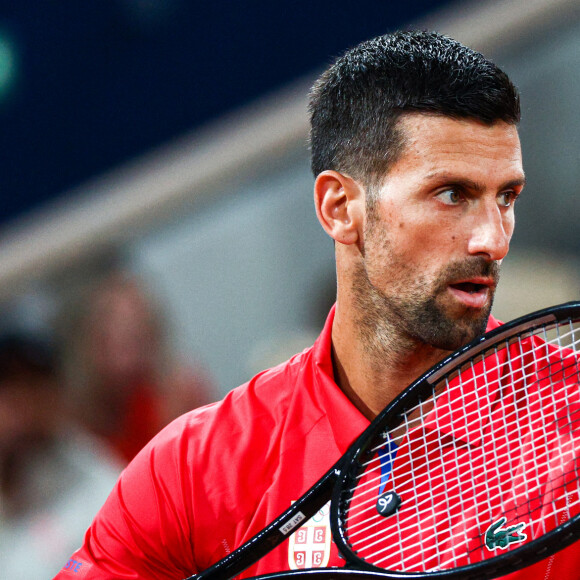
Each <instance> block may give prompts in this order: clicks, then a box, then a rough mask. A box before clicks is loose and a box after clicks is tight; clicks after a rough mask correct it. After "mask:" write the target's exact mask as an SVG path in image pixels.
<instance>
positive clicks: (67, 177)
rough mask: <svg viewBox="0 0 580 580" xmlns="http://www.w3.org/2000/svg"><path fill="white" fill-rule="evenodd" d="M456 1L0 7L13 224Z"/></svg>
mask: <svg viewBox="0 0 580 580" xmlns="http://www.w3.org/2000/svg"><path fill="white" fill-rule="evenodd" d="M447 3H448V2H444V1H435V0H406V1H404V2H400V1H397V2H394V1H380V0H358V1H357V2H337V1H334V2H332V1H330V0H296V1H290V0H284V1H277V2H266V1H264V0H246V1H241V2H235V1H230V2H228V1H225V0H219V1H213V2H212V1H211V0H209V1H206V2H203V3H201V2H195V1H187V0H106V1H90V0H36V1H32V0H23V1H22V0H21V1H17V0H12V1H7V0H0V123H1V130H0V149H1V151H2V162H1V163H0V191H1V192H2V193H1V198H2V203H1V206H0V227H2V226H3V225H5V224H6V223H7V222H9V221H10V220H12V219H14V218H15V217H17V216H21V215H23V214H25V213H26V212H27V211H28V210H30V209H32V208H35V207H39V206H41V205H42V204H44V203H46V202H47V201H49V200H51V199H54V198H56V197H57V196H58V195H59V194H62V193H63V192H65V191H66V190H68V189H70V188H72V187H74V186H76V185H79V184H81V183H82V182H83V181H85V180H86V179H88V178H90V177H91V176H94V175H96V174H98V173H100V172H102V171H104V170H107V169H110V168H112V167H114V166H116V165H119V164H121V163H122V162H123V161H126V160H128V159H130V158H132V157H135V156H138V155H139V154H142V153H144V152H146V151H147V150H149V149H151V148H153V147H155V146H156V145H159V144H161V143H163V142H166V141H168V140H171V139H172V138H174V137H176V136H178V135H180V134H182V133H184V132H186V131H189V130H191V129H194V128H195V127H198V126H200V125H202V124H203V123H205V122H207V121H210V120H211V119H214V118H216V117H218V116H219V115H220V114H222V113H224V112H226V111H229V110H231V109H234V108H236V107H238V106H240V105H242V104H244V103H246V102H248V101H250V100H252V99H254V98H256V97H258V96H260V95H262V94H264V93H266V92H268V91H271V90H274V89H276V88H278V87H280V86H283V85H284V84H285V83H287V82H290V81H292V80H293V79H296V78H297V77H300V76H301V75H304V74H306V73H309V72H311V71H313V70H316V69H317V68H322V67H323V66H325V65H326V64H327V63H329V62H330V61H331V60H332V59H333V58H334V57H335V56H337V55H339V54H340V53H342V52H343V51H344V50H345V49H346V48H348V47H350V46H352V45H354V44H357V43H358V42H359V41H361V40H364V39H366V38H370V37H372V36H376V35H378V34H382V33H384V32H387V31H389V30H393V29H395V28H399V27H404V26H406V25H407V24H408V23H410V22H413V21H416V20H418V19H420V18H421V17H422V16H424V15H425V14H427V13H428V12H431V11H433V10H434V9H436V8H438V7H441V6H443V5H444V4H447Z"/></svg>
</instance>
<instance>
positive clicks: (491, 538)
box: [485, 517, 528, 550]
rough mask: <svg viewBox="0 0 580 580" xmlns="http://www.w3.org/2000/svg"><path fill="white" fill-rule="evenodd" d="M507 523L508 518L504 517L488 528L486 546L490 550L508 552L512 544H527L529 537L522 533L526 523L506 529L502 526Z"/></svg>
mask: <svg viewBox="0 0 580 580" xmlns="http://www.w3.org/2000/svg"><path fill="white" fill-rule="evenodd" d="M506 521H507V520H506V518H505V517H502V518H500V519H499V520H498V521H497V522H494V523H493V524H491V526H489V528H487V531H486V532H485V546H486V547H487V549H488V550H496V549H497V548H501V549H502V550H506V549H507V548H508V546H509V545H510V544H514V543H520V542H525V541H526V540H527V539H528V536H527V535H526V534H524V533H523V532H522V530H523V529H524V527H525V525H526V524H525V522H521V523H519V524H516V525H515V526H508V527H507V528H505V529H504V528H502V526H503V525H504V524H505V523H506Z"/></svg>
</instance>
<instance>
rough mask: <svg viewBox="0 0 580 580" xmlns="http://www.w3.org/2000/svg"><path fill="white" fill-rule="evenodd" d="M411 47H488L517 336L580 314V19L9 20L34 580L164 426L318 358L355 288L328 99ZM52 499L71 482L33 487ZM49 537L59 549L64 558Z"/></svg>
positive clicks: (440, 4)
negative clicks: (327, 84)
mask: <svg viewBox="0 0 580 580" xmlns="http://www.w3.org/2000/svg"><path fill="white" fill-rule="evenodd" d="M411 26H413V27H419V28H432V29H436V30H439V31H441V32H444V33H447V34H449V35H451V36H453V37H455V38H457V39H458V40H461V41H463V42H465V43H466V44H469V45H470V46H472V47H474V48H476V49H478V50H481V51H482V52H484V53H485V54H486V55H487V56H489V57H491V58H492V59H493V60H495V62H497V63H498V64H499V65H500V66H501V67H502V68H503V69H504V70H505V71H506V72H507V73H508V74H509V75H510V76H511V78H512V79H513V80H514V81H515V83H516V84H517V85H518V87H519V89H520V91H521V96H522V105H523V119H522V123H521V131H520V132H521V138H522V145H523V151H524V165H525V170H526V173H527V178H528V184H529V185H528V186H527V187H526V192H525V195H524V196H522V200H521V201H520V202H518V206H517V221H518V223H517V227H516V234H515V237H514V239H513V242H512V251H511V254H510V256H509V258H508V259H507V260H506V262H505V264H504V269H503V277H502V284H501V285H500V290H499V292H498V296H497V299H496V304H495V306H494V312H495V314H496V316H498V317H499V318H501V319H503V320H509V319H511V318H514V317H516V316H518V315H520V314H524V313H526V312H528V311H530V310H533V309H536V308H541V307H544V306H549V305H552V304H556V303H559V302H564V301H567V300H573V299H578V298H580V295H579V294H580V293H579V288H580V235H579V228H578V217H579V216H580V212H579V209H580V202H579V198H580V191H579V188H580V186H579V185H578V184H579V183H580V138H579V135H580V115H578V113H577V109H578V103H579V102H580V4H579V3H578V2H577V0H496V1H489V0H479V1H477V2H466V1H462V2H451V1H449V0H448V1H435V0H407V1H406V2H394V1H386V0H382V1H380V0H359V1H358V2H356V3H351V2H340V1H338V2H337V1H336V0H334V1H333V2H331V1H330V0H318V1H315V2H312V1H306V0H295V1H292V2H284V1H279V2H265V1H264V0H249V1H246V2H225V1H223V0H216V1H214V2H211V3H205V2H204V3H200V2H194V1H191V0H110V1H109V2H78V1H73V0H60V1H59V2H53V1H43V2H40V1H38V2H36V1H32V0H22V1H20V2H18V3H15V2H8V1H5V0H0V126H1V130H0V150H1V151H2V163H0V186H1V187H0V192H1V195H0V199H1V205H0V338H2V339H6V340H5V342H4V343H2V344H0V360H1V359H2V356H3V354H2V352H5V353H7V354H6V360H8V361H14V360H18V361H20V363H19V365H17V368H16V367H14V365H12V366H10V365H8V363H7V366H6V367H5V370H2V371H1V372H0V439H1V440H0V560H1V561H2V562H3V563H4V562H5V561H8V559H9V558H10V561H12V560H14V562H15V564H14V568H13V570H14V572H12V575H11V577H12V578H19V577H22V578H27V579H29V580H30V579H33V578H35V577H36V576H34V574H33V573H32V572H31V570H32V568H33V567H34V565H35V564H34V562H36V565H37V567H38V568H40V569H43V573H42V574H41V575H40V576H38V577H39V578H40V577H42V578H46V577H50V576H51V574H52V573H53V572H54V571H56V570H57V569H58V568H59V567H60V566H61V565H62V561H61V560H62V557H63V554H65V555H66V553H67V551H68V550H69V548H70V545H73V546H74V545H75V543H78V542H79V541H80V539H79V538H80V537H81V536H82V534H81V532H80V531H79V530H81V529H84V527H86V525H88V523H89V522H90V519H91V517H92V515H94V511H96V507H94V506H98V505H100V503H102V501H103V499H104V496H105V495H106V492H107V491H108V489H110V486H111V485H112V482H113V481H114V479H115V477H116V475H117V473H118V471H119V469H121V468H122V466H123V465H125V464H126V462H127V461H128V460H129V459H130V458H131V457H132V456H133V455H134V454H135V453H136V452H137V450H138V449H139V448H140V447H141V446H142V445H143V444H144V442H145V441H147V440H148V438H149V437H150V436H151V435H152V434H153V433H154V432H156V431H157V430H158V429H159V428H160V427H161V426H162V425H164V424H166V423H167V422H168V421H170V420H171V419H172V418H173V417H175V416H177V415H179V414H180V413H182V412H184V411H186V410H188V409H190V408H193V407H195V406H197V405H200V404H204V403H206V402H208V401H211V400H216V399H218V398H221V397H222V396H223V395H224V394H225V393H226V392H227V391H229V390H230V389H231V388H234V387H235V386H237V385H239V384H240V383H242V382H244V381H246V380H247V379H249V378H250V377H251V376H252V375H253V374H254V373H256V372H257V371H259V370H261V369H262V368H264V367H267V366H271V365H273V364H276V363H278V362H280V361H282V360H284V359H285V358H287V357H288V356H290V355H291V354H294V353H295V352H297V351H298V350H300V349H302V348H304V347H306V346H309V345H310V344H311V343H312V341H313V340H314V338H315V337H316V335H317V333H318V332H319V330H320V328H321V326H322V324H323V322H324V319H325V317H326V314H327V312H328V309H329V307H330V305H331V304H332V302H333V298H334V292H335V286H334V266H333V246H332V243H331V241H330V239H328V238H327V237H326V236H325V234H324V233H323V231H322V229H321V228H320V226H319V225H318V222H317V220H316V216H315V213H314V210H313V203H312V184H313V179H312V176H311V174H310V170H309V156H308V149H307V144H306V138H307V130H308V123H307V115H306V96H307V92H308V89H309V87H310V85H311V83H312V81H313V80H314V78H316V76H317V75H318V74H319V73H320V72H321V71H322V69H324V68H325V67H326V65H327V64H328V63H330V62H331V61H332V60H333V59H334V58H335V57H336V56H338V55H339V54H341V53H342V52H343V51H344V50H346V49H347V48H349V47H351V46H353V45H355V44H357V43H358V42H360V41H362V40H364V39H367V38H370V37H372V36H376V35H378V34H382V33H384V32H387V31H390V30H394V29H397V28H404V27H411ZM2 349H4V350H2ZM10 349H12V350H10ZM14 349H16V350H14ZM15 353H18V354H17V355H16V354H15ZM0 367H1V364H0ZM13 367H14V368H13ZM2 368H4V367H2ZM38 385H40V387H39V386H38ZM23 393H24V394H23ZM31 393H34V395H32V394H31ZM39 393H44V394H42V396H41V395H40V394H39ZM35 405H36V407H35ZM35 408H36V410H35ZM57 409H58V412H56V410H57ZM47 410H48V411H50V412H48V413H47ZM35 413H36V414H35ZM46 415H48V417H47V416H46ZM18 416H22V417H25V416H28V420H27V422H24V421H10V418H14V417H18ZM55 417H56V418H58V419H57V420H56V419H55ZM27 425H29V426H30V425H34V426H35V429H31V428H28V427H26V426H27ZM3 426H4V427H5V428H4V429H2V427H3ZM25 427H26V428H25ZM73 432H74V433H77V434H78V437H77V438H75V439H74V449H75V450H76V452H75V453H76V455H75V453H73V452H71V450H70V446H71V445H72V443H71V442H72V436H71V433H73ZM75 437H76V436H75ZM49 448H50V453H49V452H47V449H49ZM93 456H94V457H95V458H94V459H91V460H90V461H89V460H88V459H87V458H89V457H93ZM47 457H52V458H53V460H52V461H47V460H46V458H47ZM18 458H21V459H18ZM22 458H27V459H26V460H25V461H23V460H22ZM42 458H44V459H42ZM63 458H67V459H66V460H65V459H63ZM83 458H84V459H83ZM97 459H98V460H97ZM63 462H64V463H63ZM65 463H66V465H65ZM98 465H100V467H99V468H98V470H97V471H98V472H93V471H92V469H96V468H97V467H96V466H98ZM55 466H56V467H55ZM57 467H58V469H57ZM65 473H68V476H67V478H66V483H65V482H64V476H63V474H65ZM39 474H42V476H39ZM59 478H60V479H59ZM39 480H42V481H52V482H53V485H52V487H50V486H48V484H47V485H44V486H40V488H39V489H37V487H38V485H37V486H36V487H35V486H34V485H32V486H28V487H26V486H23V485H21V483H20V482H22V481H33V482H34V481H36V482H38V481H39ZM97 480H98V481H101V482H102V484H101V485H100V487H99V486H96V485H95V484H94V482H95V481H97ZM70 482H75V483H74V486H75V488H74V491H71V489H69V487H67V486H70V485H72V484H71V483H70ZM29 488H30V489H29ZM26 490H28V491H26ZM75 494H76V495H75ZM87 494H89V495H90V496H91V497H94V500H93V501H92V503H91V502H89V501H88V500H87V499H86V498H87V497H88V495H87ZM77 496H78V497H80V498H85V501H79V505H77V506H75V505H73V504H74V501H73V498H74V497H77ZM64 497H66V498H67V500H69V501H68V504H67V505H68V507H67V509H65V508H64V507H63V504H62V502H63V501H64V500H63V498H64ZM81 505H82V507H83V509H81V508H80V507H79V506H81ZM65 512H66V513H69V512H70V514H73V515H74V514H76V516H75V517H73V515H71V516H70V518H69V519H66V518H64V516H63V514H64V513H65ZM67 517H68V516H67ZM73 520H74V521H75V522H76V524H75V525H74V526H73V525H72V524H71V521H73ZM73 528H74V532H73ZM64 529H70V530H71V532H70V534H68V535H66V534H65V533H64V532H63V531H62V530H64ZM47 530H50V534H48V536H49V537H52V538H54V537H59V538H61V541H59V542H52V543H51V545H50V546H47V542H46V538H47ZM69 536H70V537H69ZM17 538H21V540H17ZM18 541H20V544H18ZM31 546H32V548H31ZM31 552H34V553H35V554H36V556H35V557H36V560H34V559H33V558H31V556H30V554H31ZM22 558H25V559H27V561H28V568H27V569H26V570H25V573H24V574H22V573H21V575H20V576H19V574H18V570H19V568H18V562H22ZM51 566H52V567H53V568H52V569H49V568H50V567H51ZM55 566H56V568H55ZM9 569H11V568H9ZM11 570H12V569H11ZM21 572H22V571H21Z"/></svg>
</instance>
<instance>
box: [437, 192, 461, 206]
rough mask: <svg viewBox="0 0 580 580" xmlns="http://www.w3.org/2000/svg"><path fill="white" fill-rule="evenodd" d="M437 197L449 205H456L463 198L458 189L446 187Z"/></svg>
mask: <svg viewBox="0 0 580 580" xmlns="http://www.w3.org/2000/svg"><path fill="white" fill-rule="evenodd" d="M435 197H436V198H437V199H439V201H442V202H443V203H445V204H447V205H456V204H458V203H459V202H460V201H461V200H462V199H463V198H462V196H461V194H460V193H459V192H458V191H457V190H456V189H446V190H445V191H441V192H439V193H438V194H437V195H436V196H435Z"/></svg>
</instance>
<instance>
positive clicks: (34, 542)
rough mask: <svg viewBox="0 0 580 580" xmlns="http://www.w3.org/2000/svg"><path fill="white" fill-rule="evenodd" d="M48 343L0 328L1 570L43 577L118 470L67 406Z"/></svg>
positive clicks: (14, 579) (78, 536)
mask: <svg viewBox="0 0 580 580" xmlns="http://www.w3.org/2000/svg"><path fill="white" fill-rule="evenodd" d="M57 377H58V373H57V358H56V356H55V353H54V351H53V348H52V346H51V345H50V344H48V343H46V342H44V341H40V340H39V339H38V338H36V337H32V336H29V335H25V334H23V333H22V332H19V333H17V334H16V333H12V332H11V333H8V332H5V334H3V335H2V336H0V570H1V571H0V577H2V578H10V579H11V580H18V579H22V580H24V579H26V580H35V579H39V580H40V579H44V578H47V577H50V576H51V574H54V573H56V571H57V570H58V569H59V568H60V567H61V566H62V561H63V559H66V557H67V555H68V554H69V553H70V552H71V550H74V549H75V548H76V547H78V545H79V544H80V543H81V542H82V538H83V535H84V532H85V529H86V527H87V525H88V524H89V523H90V521H91V519H92V518H93V516H94V513H95V511H96V510H97V509H98V507H99V506H100V505H101V504H102V503H103V501H104V499H105V498H106V497H107V495H108V493H109V492H110V491H111V489H112V488H113V485H114V483H115V481H116V479H117V477H118V475H119V473H120V471H121V467H122V466H121V463H120V462H118V461H116V460H115V459H113V456H112V455H111V454H110V453H109V452H108V450H107V449H106V448H104V447H103V446H102V444H101V443H100V442H98V440H96V439H94V438H91V437H89V436H88V435H87V434H84V433H83V432H82V431H81V430H80V429H78V427H76V426H75V425H73V424H72V422H71V421H70V420H69V418H68V417H67V416H66V412H65V401H64V390H63V389H62V388H61V384H60V383H59V380H58V378H57Z"/></svg>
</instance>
